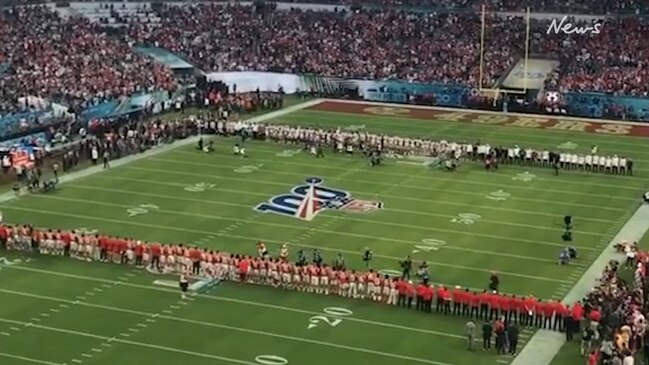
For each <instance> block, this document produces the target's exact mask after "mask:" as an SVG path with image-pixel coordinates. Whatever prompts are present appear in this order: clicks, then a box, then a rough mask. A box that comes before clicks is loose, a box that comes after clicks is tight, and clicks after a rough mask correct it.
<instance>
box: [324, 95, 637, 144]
mask: <svg viewBox="0 0 649 365" xmlns="http://www.w3.org/2000/svg"><path fill="white" fill-rule="evenodd" d="M320 100H321V102H332V103H342V104H355V105H368V106H370V107H371V106H373V105H374V106H385V107H390V108H394V109H420V110H433V111H442V112H448V113H465V114H467V113H468V114H482V115H498V116H507V115H509V116H514V117H521V118H543V119H553V120H558V121H564V120H568V121H573V122H584V123H591V124H597V125H604V124H621V125H630V126H637V127H647V128H649V123H643V122H631V121H619V120H610V119H594V118H592V119H591V118H581V117H570V116H561V115H545V114H525V113H512V112H501V111H498V112H497V111H492V110H475V109H464V108H449V107H442V106H427V105H411V104H397V103H383V102H378V101H364V100H345V99H320ZM330 112H334V113H335V112H336V111H335V110H330ZM341 113H344V112H341ZM386 117H389V115H388V116H386ZM399 117H406V116H399ZM457 123H463V122H457ZM540 123H541V122H540ZM541 124H542V123H541ZM494 126H501V127H507V125H506V124H505V125H502V124H494ZM530 129H534V128H530ZM537 129H539V130H542V128H537ZM575 133H578V132H575ZM584 133H586V132H584ZM587 134H591V133H590V132H588V133H587ZM592 134H596V135H600V136H631V137H639V138H643V137H642V136H634V135H632V134H610V133H592ZM644 138H646V137H644Z"/></svg>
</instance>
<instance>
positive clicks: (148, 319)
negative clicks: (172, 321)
mask: <svg viewBox="0 0 649 365" xmlns="http://www.w3.org/2000/svg"><path fill="white" fill-rule="evenodd" d="M145 321H147V322H149V323H155V319H151V318H147V319H145Z"/></svg>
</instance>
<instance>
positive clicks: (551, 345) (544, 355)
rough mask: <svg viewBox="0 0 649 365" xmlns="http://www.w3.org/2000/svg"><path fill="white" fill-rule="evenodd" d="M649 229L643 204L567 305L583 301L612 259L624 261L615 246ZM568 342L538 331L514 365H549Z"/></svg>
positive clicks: (558, 334)
mask: <svg viewBox="0 0 649 365" xmlns="http://www.w3.org/2000/svg"><path fill="white" fill-rule="evenodd" d="M647 230H649V204H642V205H641V206H640V207H639V208H638V209H637V210H636V211H635V213H634V214H633V216H631V218H630V219H629V220H627V221H626V223H625V224H624V226H623V227H622V229H621V230H620V231H619V232H618V233H617V234H616V235H615V237H613V239H612V240H611V242H610V243H609V244H608V245H607V246H606V247H605V248H604V250H603V251H602V253H601V254H600V255H599V256H598V257H597V259H596V260H595V262H593V264H592V265H591V267H590V268H588V270H587V271H586V272H585V273H584V274H583V275H582V277H581V279H579V281H578V282H577V284H575V286H574V287H573V288H572V289H571V290H570V292H568V294H567V295H566V297H565V298H564V299H563V302H564V303H567V304H571V305H572V304H573V303H575V302H576V301H579V300H581V299H583V298H584V297H585V296H586V294H587V293H588V292H589V291H590V289H591V288H592V287H593V285H595V283H596V281H597V278H598V277H599V276H600V275H601V273H602V272H603V271H604V268H605V267H606V265H607V264H608V263H609V262H610V261H611V260H617V261H619V262H624V255H623V254H620V253H618V252H617V251H616V250H615V249H614V246H615V244H616V243H617V242H620V241H622V240H627V241H640V239H641V238H642V236H644V235H645V233H646V232H647ZM565 342H566V341H565V335H564V334H563V333H561V332H556V331H549V330H538V331H537V332H536V333H535V334H534V336H532V338H531V339H530V341H529V342H528V343H527V344H526V346H525V347H523V350H522V351H521V353H520V354H519V355H518V356H516V358H514V361H512V362H511V364H510V365H548V364H550V363H551V362H552V360H553V359H554V357H555V356H556V355H557V353H558V352H559V350H560V349H561V347H562V346H563V345H564V343H565Z"/></svg>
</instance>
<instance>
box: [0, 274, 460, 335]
mask: <svg viewBox="0 0 649 365" xmlns="http://www.w3.org/2000/svg"><path fill="white" fill-rule="evenodd" d="M12 268H14V269H18V270H24V271H30V272H39V273H43V274H49V275H55V276H61V277H67V278H73V279H79V280H86V281H95V282H103V281H107V279H101V278H94V277H88V276H82V275H76V274H68V273H64V272H59V271H52V270H43V269H35V268H28V267H18V266H14V267H12ZM126 285H127V286H129V287H133V288H139V289H147V290H153V291H159V292H167V293H174V294H177V292H178V291H177V290H172V289H165V288H161V287H156V286H151V285H141V284H134V283H128V284H126ZM0 292H2V293H8V294H14V295H21V296H25V297H30V298H37V299H43V300H50V301H58V302H70V301H69V300H67V299H61V298H56V297H50V296H44V295H38V294H32V293H28V292H21V291H14V290H7V289H0ZM199 297H201V298H205V299H211V300H216V301H224V302H230V303H237V304H245V305H250V306H255V307H261V308H268V309H274V310H280V311H284V312H292V313H300V314H308V315H321V314H322V313H321V312H315V311H309V310H304V309H299V308H291V307H286V306H281V305H274V304H268V303H263V302H258V301H255V302H252V301H248V300H243V299H237V298H228V297H222V296H214V295H205V294H200V295H199ZM79 305H83V306H87V307H91V308H93V307H94V308H103V307H104V306H102V305H98V304H91V303H83V302H81V303H79ZM146 320H149V318H147V319H146ZM346 320H348V321H353V322H357V323H364V324H368V325H375V326H379V327H386V328H393V329H400V330H404V331H409V332H418V333H423V334H428V335H436V336H443V337H450V338H456V339H461V340H465V339H466V337H465V336H460V335H456V334H452V333H447V332H440V331H434V330H428V329H423V328H416V327H407V326H402V325H398V324H393V323H385V322H377V321H372V320H368V319H361V318H355V317H349V318H346ZM0 321H1V319H0Z"/></svg>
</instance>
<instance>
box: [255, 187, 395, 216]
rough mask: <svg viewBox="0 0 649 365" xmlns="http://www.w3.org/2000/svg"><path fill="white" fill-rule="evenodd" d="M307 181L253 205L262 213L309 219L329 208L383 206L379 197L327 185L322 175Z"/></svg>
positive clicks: (373, 208)
mask: <svg viewBox="0 0 649 365" xmlns="http://www.w3.org/2000/svg"><path fill="white" fill-rule="evenodd" d="M305 182H306V184H303V185H297V186H294V187H293V188H292V189H291V190H290V193H288V194H282V195H275V196H273V197H272V198H270V199H268V202H265V203H261V204H259V205H257V206H256V207H255V208H254V209H255V210H256V211H258V212H261V213H273V214H279V215H283V216H287V217H293V218H297V219H301V220H305V221H310V220H312V219H313V218H315V216H317V215H318V213H320V212H322V211H324V210H327V209H332V210H340V211H345V212H348V213H370V212H374V211H377V210H379V209H381V208H383V203H382V202H380V201H375V200H360V199H355V198H353V197H352V196H351V193H350V192H348V191H345V190H341V189H336V188H331V187H327V186H324V185H323V183H324V180H323V179H321V178H319V177H310V178H308V179H306V180H305Z"/></svg>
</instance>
